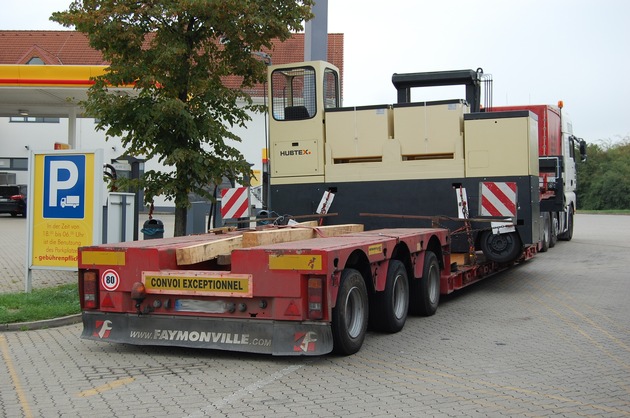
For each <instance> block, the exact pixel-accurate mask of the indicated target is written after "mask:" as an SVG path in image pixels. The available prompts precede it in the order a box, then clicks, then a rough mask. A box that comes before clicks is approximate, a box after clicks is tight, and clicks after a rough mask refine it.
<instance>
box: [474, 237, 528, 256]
mask: <svg viewBox="0 0 630 418" xmlns="http://www.w3.org/2000/svg"><path fill="white" fill-rule="evenodd" d="M480 243H481V250H482V251H483V254H484V255H485V256H486V259H488V260H490V261H495V262H497V263H509V262H511V261H514V260H516V259H517V258H518V256H520V255H521V253H522V252H523V244H522V243H521V238H520V237H519V236H518V233H517V232H508V233H506V234H493V233H492V231H484V232H483V233H482V234H481V237H480Z"/></svg>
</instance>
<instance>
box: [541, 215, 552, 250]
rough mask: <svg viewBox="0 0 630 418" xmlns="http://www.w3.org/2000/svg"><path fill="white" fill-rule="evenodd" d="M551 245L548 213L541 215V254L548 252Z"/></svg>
mask: <svg viewBox="0 0 630 418" xmlns="http://www.w3.org/2000/svg"><path fill="white" fill-rule="evenodd" d="M550 243H551V220H550V219H549V212H545V213H543V236H542V246H541V247H540V252H541V253H546V252H547V251H548V250H549V246H550Z"/></svg>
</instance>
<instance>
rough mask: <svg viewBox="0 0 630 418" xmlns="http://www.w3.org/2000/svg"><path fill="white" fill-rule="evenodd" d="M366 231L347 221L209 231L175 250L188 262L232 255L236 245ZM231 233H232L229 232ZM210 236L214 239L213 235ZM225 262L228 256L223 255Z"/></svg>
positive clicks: (180, 259)
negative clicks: (223, 234) (221, 232)
mask: <svg viewBox="0 0 630 418" xmlns="http://www.w3.org/2000/svg"><path fill="white" fill-rule="evenodd" d="M361 231H363V225H361V224H346V225H332V226H320V227H315V226H312V223H310V222H305V223H304V224H300V225H296V226H293V227H290V226H288V227H284V228H279V229H278V228H269V229H264V230H261V231H245V232H242V233H239V235H232V236H228V237H226V238H218V237H220V235H219V236H217V235H210V236H209V239H208V241H206V242H202V243H200V244H195V245H191V246H188V247H183V248H177V249H176V250H175V254H176V257H177V264H178V265H180V266H186V265H190V264H196V263H201V262H203V261H207V260H212V259H215V258H218V257H219V256H229V255H230V253H231V252H232V250H234V249H237V248H249V247H257V246H259V245H269V244H278V243H282V242H291V241H300V240H305V239H311V238H318V237H336V236H338V235H343V234H349V233H353V232H361ZM228 234H233V233H231V232H228ZM210 237H211V238H212V239H210ZM222 260H223V261H222V262H225V260H229V258H225V257H223V258H222Z"/></svg>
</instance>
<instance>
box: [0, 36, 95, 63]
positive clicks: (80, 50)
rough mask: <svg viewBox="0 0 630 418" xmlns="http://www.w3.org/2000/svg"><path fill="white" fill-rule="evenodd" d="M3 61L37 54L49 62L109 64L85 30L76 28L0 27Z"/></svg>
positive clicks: (1, 58) (26, 57) (0, 53)
mask: <svg viewBox="0 0 630 418" xmlns="http://www.w3.org/2000/svg"><path fill="white" fill-rule="evenodd" d="M0 45H1V46H0V64H26V62H28V60H29V59H31V58H32V57H33V56H36V55H37V54H33V53H32V52H33V51H41V52H43V55H44V56H41V55H37V56H39V58H41V59H42V61H44V63H45V64H48V65H106V64H107V63H106V62H105V61H104V60H103V56H102V55H101V53H100V52H98V51H96V50H94V49H92V48H90V45H89V44H88V40H87V38H86V37H85V35H84V34H82V33H80V32H75V31H42V30H33V31H29V30H27V31H24V30H6V31H0Z"/></svg>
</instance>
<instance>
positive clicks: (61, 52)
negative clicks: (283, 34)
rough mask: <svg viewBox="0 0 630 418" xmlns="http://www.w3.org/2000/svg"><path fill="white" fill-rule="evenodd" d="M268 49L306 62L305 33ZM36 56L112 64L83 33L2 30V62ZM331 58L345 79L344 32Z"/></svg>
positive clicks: (334, 38) (276, 59)
mask: <svg viewBox="0 0 630 418" xmlns="http://www.w3.org/2000/svg"><path fill="white" fill-rule="evenodd" d="M265 52H267V53H269V55H271V60H272V63H273V64H286V63H290V62H300V61H304V34H303V33H296V34H294V35H293V36H292V37H291V38H290V39H288V40H286V41H285V42H275V43H274V48H273V50H272V51H265ZM33 57H38V58H40V59H41V60H42V61H43V62H44V64H47V65H107V64H108V63H107V62H106V61H105V60H103V56H102V55H101V53H100V52H99V51H97V50H95V49H92V48H91V47H90V45H89V43H88V39H87V37H86V36H85V35H84V34H83V33H81V32H76V31H41V30H33V31H24V30H17V31H16V30H5V31H2V30H0V65H1V64H26V63H27V62H28V61H29V60H30V59H31V58H33ZM327 60H328V62H330V63H331V64H333V65H335V66H337V67H338V68H339V71H340V77H341V79H342V80H343V34H341V33H333V34H328V59H327ZM228 84H230V83H228ZM342 85H343V82H342ZM255 90H258V89H255ZM260 93H262V92H260ZM251 94H256V95H258V94H259V92H258V91H255V92H254V91H252V92H251Z"/></svg>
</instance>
